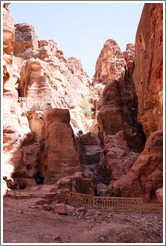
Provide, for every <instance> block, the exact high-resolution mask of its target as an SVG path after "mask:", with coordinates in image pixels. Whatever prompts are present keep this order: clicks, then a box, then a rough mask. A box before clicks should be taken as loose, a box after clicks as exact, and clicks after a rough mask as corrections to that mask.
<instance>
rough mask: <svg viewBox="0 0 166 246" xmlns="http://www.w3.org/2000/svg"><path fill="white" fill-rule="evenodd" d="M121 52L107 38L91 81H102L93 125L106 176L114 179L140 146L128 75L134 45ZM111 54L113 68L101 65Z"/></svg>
mask: <svg viewBox="0 0 166 246" xmlns="http://www.w3.org/2000/svg"><path fill="white" fill-rule="evenodd" d="M108 44H109V46H108ZM110 45H111V48H110ZM113 51H114V52H113ZM124 54H125V57H123V54H122V52H121V51H120V48H119V46H118V45H117V43H116V42H115V41H113V40H107V42H106V43H105V45H104V48H103V50H102V51H101V54H100V56H99V58H98V60H97V64H96V69H97V71H96V74H95V76H94V82H93V83H96V79H98V81H100V82H101V83H103V84H105V87H104V89H103V93H102V95H101V97H100V98H99V100H98V102H97V103H96V104H97V105H96V119H97V122H96V125H97V126H98V129H99V135H100V136H102V139H103V140H102V141H103V145H104V149H105V153H106V156H105V159H106V161H105V168H106V170H107V174H108V177H109V179H110V180H118V179H119V178H120V177H121V176H122V175H123V174H126V173H127V172H128V171H129V170H130V168H131V166H132V165H133V164H134V162H135V161H136V159H137V158H138V156H139V153H140V152H141V151H142V150H143V148H144V135H143V131H142V129H141V126H140V125H139V124H138V122H137V96H136V94H135V87H134V82H133V79H132V72H133V69H134V60H133V59H134V45H133V44H128V45H127V46H126V51H125V52H124ZM103 56H104V57H105V59H104V58H103ZM112 57H113V61H112V62H113V63H114V70H111V69H110V68H109V69H105V68H108V64H109V65H110V64H111V63H110V61H111V59H112ZM119 59H120V60H119ZM99 64H100V66H99ZM128 66H129V67H128ZM103 71H105V72H104V76H103ZM115 78H116V79H115ZM95 129H96V126H95Z"/></svg>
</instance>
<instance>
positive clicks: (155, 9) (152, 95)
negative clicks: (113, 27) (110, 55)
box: [134, 3, 163, 137]
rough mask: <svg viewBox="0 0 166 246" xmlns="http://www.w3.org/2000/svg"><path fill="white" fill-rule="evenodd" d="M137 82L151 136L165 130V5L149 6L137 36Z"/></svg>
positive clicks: (142, 116)
mask: <svg viewBox="0 0 166 246" xmlns="http://www.w3.org/2000/svg"><path fill="white" fill-rule="evenodd" d="M134 83H135V87H136V93H137V96H138V120H139V122H140V123H141V124H142V126H143V129H144V132H145V134H146V136H147V137H149V136H150V134H151V133H152V132H154V131H158V130H161V129H162V128H163V125H162V124H163V117H162V116H163V4H162V3H153V4H145V6H144V9H143V12H142V16H141V20H140V23H139V26H138V30H137V34H136V52H135V70H134Z"/></svg>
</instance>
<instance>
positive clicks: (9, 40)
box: [3, 3, 15, 55]
mask: <svg viewBox="0 0 166 246" xmlns="http://www.w3.org/2000/svg"><path fill="white" fill-rule="evenodd" d="M8 5H9V3H5V4H4V5H3V50H4V52H5V53H6V54H8V55H10V54H11V53H13V49H14V42H15V33H14V20H13V17H12V16H11V14H10V10H9V9H8V8H7V7H8Z"/></svg>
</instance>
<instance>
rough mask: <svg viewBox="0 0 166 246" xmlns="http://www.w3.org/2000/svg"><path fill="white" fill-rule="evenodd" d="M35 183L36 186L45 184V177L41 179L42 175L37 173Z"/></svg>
mask: <svg viewBox="0 0 166 246" xmlns="http://www.w3.org/2000/svg"><path fill="white" fill-rule="evenodd" d="M35 181H36V184H38V185H39V184H43V182H44V177H41V175H40V173H39V172H37V173H36V176H35Z"/></svg>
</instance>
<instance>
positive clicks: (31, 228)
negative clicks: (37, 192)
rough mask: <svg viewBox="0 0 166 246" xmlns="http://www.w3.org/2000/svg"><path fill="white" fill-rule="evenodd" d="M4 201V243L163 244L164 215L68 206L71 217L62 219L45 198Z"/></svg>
mask: <svg viewBox="0 0 166 246" xmlns="http://www.w3.org/2000/svg"><path fill="white" fill-rule="evenodd" d="M3 200H4V201H3V205H4V212H3V242H4V243H59V244H61V243H102V244H103V243H162V242H163V238H162V237H163V233H162V228H163V215H162V213H161V212H160V213H142V212H140V213H137V212H104V211H103V212H101V211H98V210H94V209H91V210H87V209H84V208H83V209H78V208H77V209H76V208H74V207H71V206H68V211H69V212H68V213H67V215H60V214H57V213H55V212H54V206H55V204H54V202H47V201H46V202H45V200H44V199H41V198H13V197H10V196H4V199H3ZM43 203H44V204H43ZM48 210H50V211H48Z"/></svg>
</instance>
